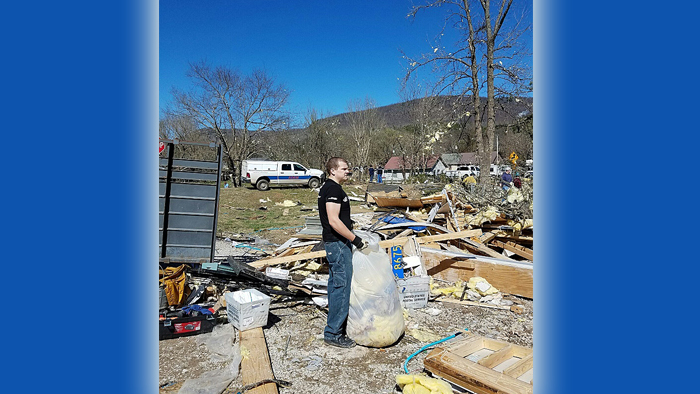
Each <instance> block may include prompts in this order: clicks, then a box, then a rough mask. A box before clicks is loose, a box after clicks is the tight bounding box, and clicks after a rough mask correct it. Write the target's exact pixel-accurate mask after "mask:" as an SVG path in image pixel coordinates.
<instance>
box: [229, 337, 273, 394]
mask: <svg viewBox="0 0 700 394" xmlns="http://www.w3.org/2000/svg"><path fill="white" fill-rule="evenodd" d="M238 335H239V336H240V340H241V348H243V347H245V348H246V349H248V351H249V352H250V355H249V356H248V357H244V358H243V360H241V380H242V383H243V385H249V384H253V383H258V382H260V381H262V380H266V379H275V375H274V374H273V373H272V365H271V364H270V354H269V353H268V351H267V343H266V342H265V334H264V333H263V330H262V327H258V328H253V329H250V330H245V331H239V333H238ZM246 394H279V391H278V390H277V385H276V384H275V383H265V384H262V385H260V386H258V387H255V388H253V389H250V390H248V391H246Z"/></svg>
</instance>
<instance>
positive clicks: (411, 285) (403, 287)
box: [396, 276, 430, 309]
mask: <svg viewBox="0 0 700 394" xmlns="http://www.w3.org/2000/svg"><path fill="white" fill-rule="evenodd" d="M396 284H397V285H398V287H399V300H400V301H401V306H403V307H404V308H410V309H420V308H425V307H426V306H427V305H428V296H429V295H430V277H429V276H412V277H410V278H406V279H396Z"/></svg>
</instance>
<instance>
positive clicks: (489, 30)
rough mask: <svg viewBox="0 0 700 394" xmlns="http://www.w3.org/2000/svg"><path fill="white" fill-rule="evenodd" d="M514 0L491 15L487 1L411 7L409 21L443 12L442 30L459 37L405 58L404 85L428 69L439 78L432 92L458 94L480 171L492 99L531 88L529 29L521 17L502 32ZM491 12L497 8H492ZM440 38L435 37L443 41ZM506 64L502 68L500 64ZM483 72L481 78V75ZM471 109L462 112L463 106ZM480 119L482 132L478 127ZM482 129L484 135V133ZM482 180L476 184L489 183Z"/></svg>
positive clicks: (488, 144)
mask: <svg viewBox="0 0 700 394" xmlns="http://www.w3.org/2000/svg"><path fill="white" fill-rule="evenodd" d="M512 3H513V0H500V4H497V5H496V6H497V10H496V12H495V17H494V16H492V6H491V1H490V0H478V1H477V0H435V1H432V2H429V3H428V4H426V5H423V6H417V7H413V9H412V10H411V12H410V13H409V17H414V18H415V17H416V15H417V14H418V12H420V11H421V10H424V9H428V8H435V7H443V6H444V8H445V9H447V17H446V18H445V25H444V26H443V33H444V29H446V28H449V27H450V26H451V27H454V28H455V30H456V31H457V33H458V35H459V38H458V39H457V41H456V42H455V44H454V45H449V47H445V46H443V43H442V40H441V39H440V38H438V39H437V40H436V41H435V43H434V45H433V48H432V51H431V52H429V53H425V54H423V55H421V56H420V57H418V58H412V57H410V56H406V55H404V56H405V58H406V59H407V60H408V62H409V69H408V70H407V72H406V76H405V79H404V81H405V82H406V81H408V80H410V79H411V78H412V77H413V76H414V74H416V73H417V71H418V70H420V69H424V68H429V67H430V68H432V71H433V72H434V73H436V74H437V75H438V76H439V77H438V79H437V81H436V82H435V84H434V93H435V94H438V95H439V94H454V95H457V96H459V98H460V100H458V101H457V104H458V105H457V108H459V109H461V111H460V112H458V113H457V117H458V118H462V119H463V118H465V117H469V118H470V119H473V121H474V131H475V134H476V144H477V150H478V152H479V160H480V165H481V168H489V166H490V160H491V152H492V151H493V146H494V135H495V131H496V112H495V105H496V104H495V98H496V95H497V93H498V94H500V95H505V94H510V95H517V94H522V93H524V92H526V91H527V90H528V88H531V86H532V85H531V83H529V82H530V74H529V68H528V67H527V66H526V62H523V60H526V59H527V56H528V55H529V52H528V51H527V50H526V46H525V45H523V44H522V42H521V41H520V37H521V35H522V34H523V32H525V31H529V25H527V26H524V25H523V24H522V21H523V20H524V19H525V18H524V16H521V17H520V19H517V20H515V21H514V22H512V23H510V24H509V30H508V31H507V32H502V31H501V29H502V28H503V27H504V25H505V21H506V17H507V16H508V14H509V11H510V9H511V5H512ZM494 8H496V7H494ZM442 36H443V34H440V35H438V37H442ZM504 61H505V62H506V64H505V65H504V63H503V62H504ZM484 71H485V74H486V78H484V77H483V75H484ZM484 86H485V87H486V106H485V107H486V108H485V111H484V109H483V107H482V103H481V92H482V89H483V88H484ZM469 102H470V103H471V104H472V105H471V108H472V111H473V112H471V111H467V110H466V108H468V106H467V105H466V104H467V103H469ZM484 115H485V117H486V128H485V130H484V128H483V121H484ZM484 131H485V132H484ZM488 179H489V178H488V177H483V178H481V180H488Z"/></svg>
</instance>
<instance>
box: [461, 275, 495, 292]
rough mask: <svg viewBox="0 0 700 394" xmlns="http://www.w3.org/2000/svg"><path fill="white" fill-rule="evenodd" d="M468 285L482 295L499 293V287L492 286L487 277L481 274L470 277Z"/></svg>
mask: <svg viewBox="0 0 700 394" xmlns="http://www.w3.org/2000/svg"><path fill="white" fill-rule="evenodd" d="M467 287H468V288H470V289H471V290H474V291H476V292H477V293H479V294H481V295H482V296H485V295H489V294H495V293H498V289H497V288H495V287H493V286H491V284H490V283H489V282H488V281H487V280H486V279H484V278H482V277H480V276H474V277H472V278H469V282H468V283H467Z"/></svg>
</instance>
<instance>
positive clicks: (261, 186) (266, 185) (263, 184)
mask: <svg viewBox="0 0 700 394" xmlns="http://www.w3.org/2000/svg"><path fill="white" fill-rule="evenodd" d="M255 187H256V188H258V190H260V191H263V192H264V191H267V190H270V182H269V181H268V180H267V179H261V180H259V181H258V183H256V184H255Z"/></svg>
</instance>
